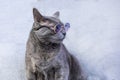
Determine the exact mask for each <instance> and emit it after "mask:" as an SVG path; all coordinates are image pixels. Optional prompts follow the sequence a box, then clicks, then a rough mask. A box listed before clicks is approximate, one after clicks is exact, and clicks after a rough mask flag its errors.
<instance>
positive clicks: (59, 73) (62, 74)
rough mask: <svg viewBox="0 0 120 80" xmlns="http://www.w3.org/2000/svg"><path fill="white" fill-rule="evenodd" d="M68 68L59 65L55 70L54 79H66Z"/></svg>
mask: <svg viewBox="0 0 120 80" xmlns="http://www.w3.org/2000/svg"><path fill="white" fill-rule="evenodd" d="M68 77H69V68H65V67H61V68H59V69H57V70H56V72H55V80H68Z"/></svg>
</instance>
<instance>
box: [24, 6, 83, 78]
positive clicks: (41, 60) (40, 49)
mask: <svg viewBox="0 0 120 80" xmlns="http://www.w3.org/2000/svg"><path fill="white" fill-rule="evenodd" d="M33 16H34V24H33V27H32V30H31V32H30V35H29V38H28V41H27V47H26V58H25V59H26V76H27V80H85V79H84V76H83V74H82V70H81V68H80V65H79V63H78V61H77V60H76V59H75V57H73V56H72V55H71V54H70V53H69V52H68V51H67V49H66V48H65V46H64V45H63V43H62V41H63V39H64V38H65V34H64V33H63V32H60V33H54V32H53V31H52V30H51V29H49V28H47V27H41V26H47V25H48V26H49V25H52V24H53V25H54V24H56V23H61V24H62V22H61V21H60V20H59V19H56V18H54V17H43V16H42V15H41V14H40V13H39V12H38V10H37V9H35V8H34V9H33ZM39 18H40V19H39ZM46 18H47V19H46Z"/></svg>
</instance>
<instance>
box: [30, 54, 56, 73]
mask: <svg viewBox="0 0 120 80" xmlns="http://www.w3.org/2000/svg"><path fill="white" fill-rule="evenodd" d="M31 61H32V66H33V69H34V71H39V72H43V71H47V70H49V69H50V68H51V67H52V66H53V64H54V63H55V57H47V56H42V58H40V57H38V56H36V57H32V58H31Z"/></svg>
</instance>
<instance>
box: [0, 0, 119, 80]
mask: <svg viewBox="0 0 120 80" xmlns="http://www.w3.org/2000/svg"><path fill="white" fill-rule="evenodd" d="M33 7H36V8H38V9H39V11H40V12H41V13H42V14H43V15H52V14H53V13H54V12H56V11H60V13H61V15H60V19H61V20H62V21H63V22H64V23H66V22H69V23H71V28H70V29H69V31H68V33H67V37H66V39H65V40H64V44H65V45H66V47H67V48H68V50H69V51H70V52H71V53H72V54H73V55H75V56H76V57H77V58H78V59H79V61H80V63H81V66H82V67H83V70H84V71H85V72H86V75H87V77H88V80H120V69H119V68H120V49H119V48H120V1H119V0H12V1H11V0H0V79H1V80H25V62H24V59H25V58H24V57H25V46H26V41H27V38H28V35H29V32H30V29H31V27H32V24H33V16H32V8H33Z"/></svg>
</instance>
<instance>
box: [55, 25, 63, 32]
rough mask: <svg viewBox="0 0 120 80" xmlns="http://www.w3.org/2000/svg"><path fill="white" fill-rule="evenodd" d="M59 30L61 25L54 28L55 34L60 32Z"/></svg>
mask: <svg viewBox="0 0 120 80" xmlns="http://www.w3.org/2000/svg"><path fill="white" fill-rule="evenodd" d="M61 28H62V25H61V24H58V25H56V26H55V32H56V33H57V32H60V31H61Z"/></svg>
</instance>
